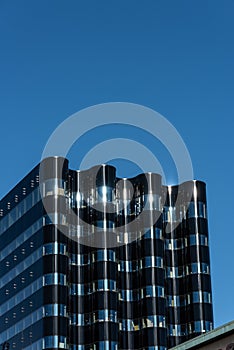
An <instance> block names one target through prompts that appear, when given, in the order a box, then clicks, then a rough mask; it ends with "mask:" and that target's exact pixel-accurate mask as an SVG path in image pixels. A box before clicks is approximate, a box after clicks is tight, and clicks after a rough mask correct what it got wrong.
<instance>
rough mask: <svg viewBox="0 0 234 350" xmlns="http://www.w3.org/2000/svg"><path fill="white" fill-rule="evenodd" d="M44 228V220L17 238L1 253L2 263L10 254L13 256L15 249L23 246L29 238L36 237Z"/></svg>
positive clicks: (0, 259) (35, 223)
mask: <svg viewBox="0 0 234 350" xmlns="http://www.w3.org/2000/svg"><path fill="white" fill-rule="evenodd" d="M41 227H42V220H41V219H39V220H38V221H36V222H34V224H33V225H32V226H30V227H29V228H28V229H27V230H25V231H24V232H23V233H21V234H20V235H19V236H17V238H16V239H14V240H13V241H12V242H11V243H9V244H8V245H7V246H6V247H4V248H3V249H2V251H1V256H0V261H2V260H3V259H5V258H6V257H7V256H8V255H9V254H11V253H12V252H13V251H14V250H15V249H17V248H18V247H19V246H20V245H21V244H23V243H24V242H25V241H26V240H27V239H28V238H30V237H31V236H33V235H34V233H36V232H37V231H38V230H39V229H40V228H41Z"/></svg>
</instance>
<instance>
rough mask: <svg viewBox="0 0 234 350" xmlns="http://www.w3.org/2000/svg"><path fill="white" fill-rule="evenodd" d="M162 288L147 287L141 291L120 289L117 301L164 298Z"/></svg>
mask: <svg viewBox="0 0 234 350" xmlns="http://www.w3.org/2000/svg"><path fill="white" fill-rule="evenodd" d="M164 295H165V293H164V287H161V286H155V285H149V286H145V287H143V288H141V289H133V290H131V289H122V290H121V291H119V300H122V301H139V300H141V299H144V298H152V297H153V298H156V297H158V298H164Z"/></svg>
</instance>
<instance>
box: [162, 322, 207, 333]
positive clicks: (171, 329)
mask: <svg viewBox="0 0 234 350" xmlns="http://www.w3.org/2000/svg"><path fill="white" fill-rule="evenodd" d="M212 329H213V324H212V322H210V321H204V320H201V321H194V322H191V323H188V324H182V325H180V324H170V325H168V334H169V335H170V336H175V337H181V336H184V335H187V334H192V333H205V332H209V331H211V330H212Z"/></svg>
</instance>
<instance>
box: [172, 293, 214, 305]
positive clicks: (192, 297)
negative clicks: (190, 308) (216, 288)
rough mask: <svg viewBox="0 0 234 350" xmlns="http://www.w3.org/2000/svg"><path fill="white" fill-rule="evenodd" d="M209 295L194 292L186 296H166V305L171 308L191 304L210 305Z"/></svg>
mask: <svg viewBox="0 0 234 350" xmlns="http://www.w3.org/2000/svg"><path fill="white" fill-rule="evenodd" d="M211 302H212V301H211V293H208V292H204V291H196V292H193V293H191V294H187V295H173V296H172V295H168V296H167V305H168V306H172V307H180V306H186V305H189V304H191V303H208V304H211Z"/></svg>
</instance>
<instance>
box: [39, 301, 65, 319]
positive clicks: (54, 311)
mask: <svg viewBox="0 0 234 350" xmlns="http://www.w3.org/2000/svg"><path fill="white" fill-rule="evenodd" d="M50 316H62V317H66V316H67V306H66V305H65V304H45V305H44V306H43V317H50Z"/></svg>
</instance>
